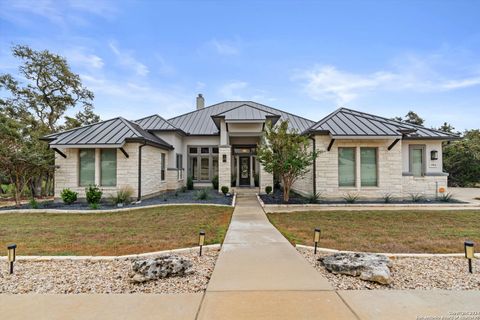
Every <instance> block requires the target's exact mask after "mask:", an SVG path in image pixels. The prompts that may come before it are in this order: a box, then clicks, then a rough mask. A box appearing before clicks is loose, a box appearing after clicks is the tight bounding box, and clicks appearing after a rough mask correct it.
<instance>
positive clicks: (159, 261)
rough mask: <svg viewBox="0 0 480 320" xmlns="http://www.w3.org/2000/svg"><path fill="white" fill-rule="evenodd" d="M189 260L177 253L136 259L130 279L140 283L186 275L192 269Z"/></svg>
mask: <svg viewBox="0 0 480 320" xmlns="http://www.w3.org/2000/svg"><path fill="white" fill-rule="evenodd" d="M191 267H192V263H191V262H190V261H189V260H186V259H184V258H181V257H178V256H176V255H163V256H160V257H157V258H149V259H142V260H136V261H134V262H133V264H132V272H131V274H130V281H131V282H134V283H140V282H145V281H150V280H156V279H162V278H167V277H173V276H185V275H187V274H190V273H191V272H192V271H191V270H190V268H191Z"/></svg>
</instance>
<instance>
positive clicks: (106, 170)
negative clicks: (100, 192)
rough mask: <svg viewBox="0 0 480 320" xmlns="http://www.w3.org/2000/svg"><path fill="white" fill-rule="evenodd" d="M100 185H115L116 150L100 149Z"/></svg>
mask: <svg viewBox="0 0 480 320" xmlns="http://www.w3.org/2000/svg"><path fill="white" fill-rule="evenodd" d="M100 185H102V186H105V187H113V186H116V185H117V149H102V150H101V152H100Z"/></svg>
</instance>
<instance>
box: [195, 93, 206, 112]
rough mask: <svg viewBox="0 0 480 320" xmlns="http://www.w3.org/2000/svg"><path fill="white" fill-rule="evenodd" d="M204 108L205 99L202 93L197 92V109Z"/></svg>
mask: <svg viewBox="0 0 480 320" xmlns="http://www.w3.org/2000/svg"><path fill="white" fill-rule="evenodd" d="M203 108H205V99H204V98H203V96H202V94H201V93H199V94H198V97H197V110H200V109H203Z"/></svg>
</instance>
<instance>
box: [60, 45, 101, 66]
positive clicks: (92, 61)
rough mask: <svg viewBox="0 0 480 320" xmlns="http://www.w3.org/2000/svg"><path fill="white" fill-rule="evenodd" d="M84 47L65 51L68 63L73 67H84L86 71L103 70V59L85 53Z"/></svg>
mask: <svg viewBox="0 0 480 320" xmlns="http://www.w3.org/2000/svg"><path fill="white" fill-rule="evenodd" d="M85 51H86V50H85V49H84V48H82V47H78V48H73V49H68V50H66V51H65V55H66V57H67V61H68V62H70V63H72V64H73V65H77V66H80V67H84V68H86V69H102V68H103V66H104V62H103V59H102V58H100V57H99V56H97V55H95V54H91V53H87V52H85Z"/></svg>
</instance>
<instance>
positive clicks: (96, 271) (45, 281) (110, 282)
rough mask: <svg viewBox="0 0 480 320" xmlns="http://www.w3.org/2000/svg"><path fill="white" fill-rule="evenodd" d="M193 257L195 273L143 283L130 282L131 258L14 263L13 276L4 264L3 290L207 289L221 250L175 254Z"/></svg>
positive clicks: (0, 275)
mask: <svg viewBox="0 0 480 320" xmlns="http://www.w3.org/2000/svg"><path fill="white" fill-rule="evenodd" d="M175 254H176V255H177V256H180V257H183V258H186V259H188V260H190V261H191V262H192V264H193V266H192V270H193V273H192V274H189V275H187V276H185V277H171V278H166V279H161V280H156V281H149V282H145V283H141V284H133V283H130V281H129V272H130V270H131V264H132V262H131V260H97V261H94V260H88V259H86V260H56V261H52V260H51V261H26V260H24V261H22V260H18V261H17V262H16V263H15V272H14V274H13V275H9V274H8V273H7V263H5V262H4V263H1V264H0V265H1V268H2V270H1V273H0V293H9V294H22V293H53V294H79V293H162V294H167V293H168V294H170V293H194V292H201V291H204V290H205V289H206V288H207V284H208V281H209V280H210V276H211V274H212V271H213V268H214V266H215V261H216V260H217V257H218V251H217V250H212V251H208V252H205V253H204V254H203V255H202V256H201V257H199V256H198V252H192V253H175Z"/></svg>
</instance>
